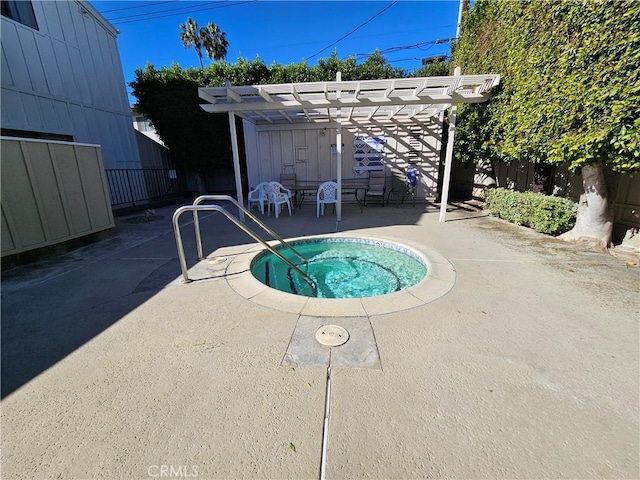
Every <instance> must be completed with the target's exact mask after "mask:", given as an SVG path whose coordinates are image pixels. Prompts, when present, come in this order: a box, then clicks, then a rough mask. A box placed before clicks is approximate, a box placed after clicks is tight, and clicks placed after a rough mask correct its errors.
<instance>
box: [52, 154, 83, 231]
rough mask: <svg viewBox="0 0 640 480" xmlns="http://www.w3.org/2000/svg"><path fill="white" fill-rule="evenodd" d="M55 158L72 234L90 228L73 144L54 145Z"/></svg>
mask: <svg viewBox="0 0 640 480" xmlns="http://www.w3.org/2000/svg"><path fill="white" fill-rule="evenodd" d="M56 160H57V164H58V168H59V171H60V177H61V178H63V179H64V180H63V182H62V185H63V188H64V196H65V197H66V199H67V201H68V207H69V210H68V211H69V217H70V219H71V230H72V232H73V234H76V235H77V234H79V233H83V232H87V231H89V230H90V229H91V223H90V220H89V214H88V212H87V205H86V202H85V199H84V191H83V188H82V180H81V178H80V172H79V171H78V159H77V157H76V154H75V151H74V148H73V145H70V144H60V145H58V146H57V147H56Z"/></svg>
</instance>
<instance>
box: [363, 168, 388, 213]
mask: <svg viewBox="0 0 640 480" xmlns="http://www.w3.org/2000/svg"><path fill="white" fill-rule="evenodd" d="M386 190H387V185H386V174H385V172H384V170H380V171H371V172H369V186H368V187H367V189H366V190H365V191H364V206H365V207H366V206H367V198H368V197H380V199H381V200H382V206H383V207H384V194H385V192H386Z"/></svg>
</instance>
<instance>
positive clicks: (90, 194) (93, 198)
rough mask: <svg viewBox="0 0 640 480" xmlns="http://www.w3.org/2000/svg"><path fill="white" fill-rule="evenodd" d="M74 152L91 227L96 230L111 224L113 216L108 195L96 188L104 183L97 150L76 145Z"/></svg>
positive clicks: (102, 189)
mask: <svg viewBox="0 0 640 480" xmlns="http://www.w3.org/2000/svg"><path fill="white" fill-rule="evenodd" d="M75 153H76V158H77V160H78V171H79V173H80V178H81V180H82V186H83V193H84V198H85V202H86V204H87V207H88V208H87V211H88V213H89V220H90V222H91V228H92V229H93V230H96V229H98V228H100V227H104V226H107V225H111V224H112V223H113V221H112V219H113V217H112V214H111V203H110V201H109V197H108V196H107V195H106V190H105V188H98V187H103V186H104V185H105V182H104V173H103V172H104V169H103V168H102V161H101V159H100V155H99V150H98V149H96V148H95V147H85V146H78V145H76V147H75Z"/></svg>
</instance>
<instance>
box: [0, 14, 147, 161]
mask: <svg viewBox="0 0 640 480" xmlns="http://www.w3.org/2000/svg"><path fill="white" fill-rule="evenodd" d="M32 3H33V9H34V12H35V17H36V20H37V22H38V30H34V29H32V28H30V27H28V26H25V25H22V24H21V23H19V22H16V21H13V20H11V19H8V18H6V17H1V18H2V20H1V21H2V24H1V26H0V28H1V30H0V31H1V37H2V42H1V44H2V59H1V62H2V77H1V79H0V82H1V88H2V92H1V101H2V109H1V124H2V128H6V129H15V130H28V131H35V132H43V133H54V134H63V135H71V136H72V137H73V139H74V141H75V142H80V143H91V144H98V145H101V147H102V155H103V161H104V165H105V168H140V158H139V153H138V149H137V143H136V139H135V133H134V129H133V127H132V124H131V110H130V108H129V105H128V97H127V92H126V88H125V80H124V75H123V72H122V66H121V63H120V55H119V52H118V45H117V30H115V28H113V26H111V25H110V24H109V23H108V22H107V21H106V20H105V19H104V18H103V17H102V16H101V15H100V14H99V13H98V12H97V11H96V10H95V9H94V8H93V7H92V6H91V5H90V4H89V3H88V2H84V1H34V2H32Z"/></svg>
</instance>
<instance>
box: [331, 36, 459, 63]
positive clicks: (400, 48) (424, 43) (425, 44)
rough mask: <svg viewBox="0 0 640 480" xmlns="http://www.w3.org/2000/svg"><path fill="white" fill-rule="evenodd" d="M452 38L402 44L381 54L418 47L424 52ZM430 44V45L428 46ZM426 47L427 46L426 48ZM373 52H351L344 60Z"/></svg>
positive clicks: (366, 55)
mask: <svg viewBox="0 0 640 480" xmlns="http://www.w3.org/2000/svg"><path fill="white" fill-rule="evenodd" d="M451 40H454V38H439V39H437V40H428V41H425V42H420V43H415V44H413V45H400V46H397V47H388V48H385V49H384V50H380V51H379V52H380V54H382V55H384V54H389V53H396V52H401V51H403V50H413V49H418V50H421V51H423V52H426V51H427V50H429V49H431V48H432V47H433V46H434V45H440V44H443V43H448V42H450V41H451ZM427 45H428V46H427ZM424 47H426V48H424ZM372 54H373V53H372V52H371V53H355V54H351V55H347V56H345V57H343V60H344V59H346V58H349V57H356V58H358V57H368V56H370V55H372Z"/></svg>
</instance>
